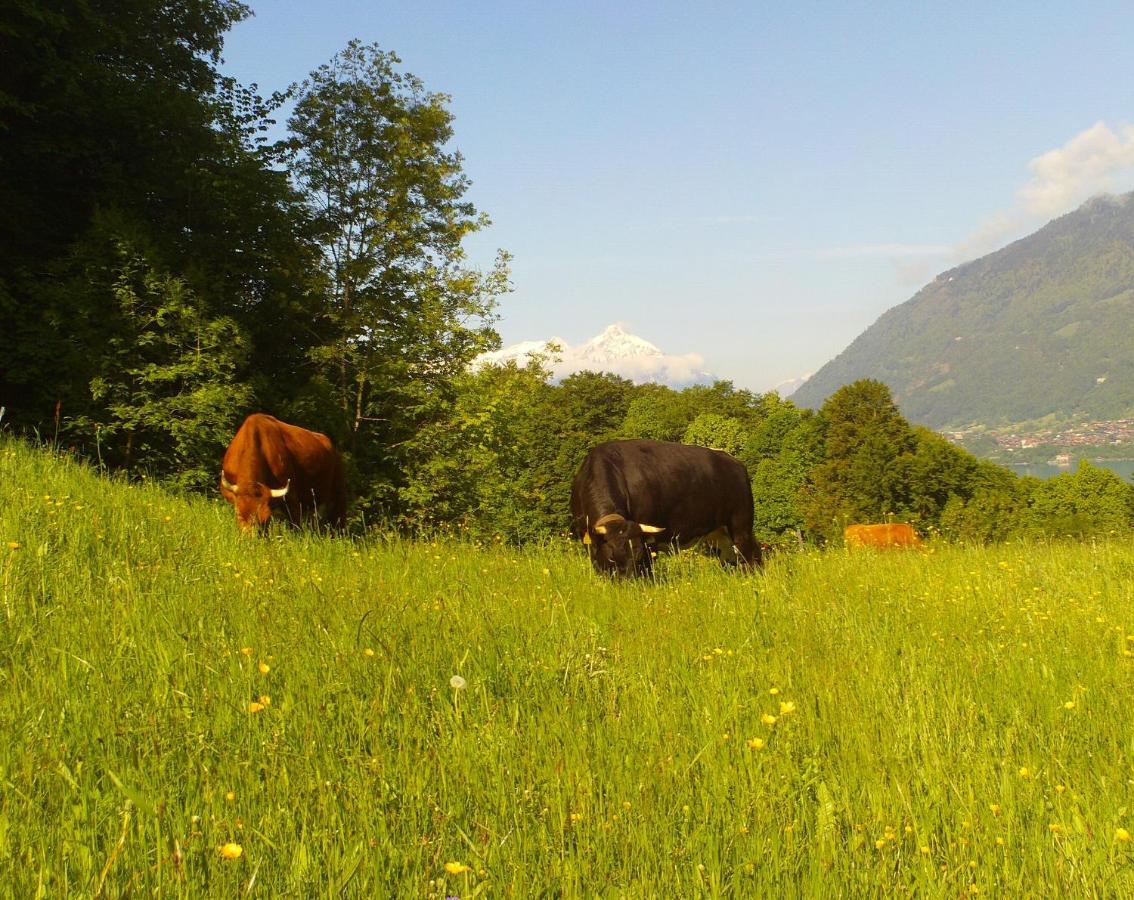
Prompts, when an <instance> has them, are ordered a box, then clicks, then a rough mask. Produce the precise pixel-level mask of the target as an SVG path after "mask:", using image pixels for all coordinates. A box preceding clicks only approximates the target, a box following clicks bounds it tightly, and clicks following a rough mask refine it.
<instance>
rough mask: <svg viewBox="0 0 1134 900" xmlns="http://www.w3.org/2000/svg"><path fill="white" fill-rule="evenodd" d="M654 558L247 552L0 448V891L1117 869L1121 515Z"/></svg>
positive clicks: (516, 892) (995, 875) (151, 505)
mask: <svg viewBox="0 0 1134 900" xmlns="http://www.w3.org/2000/svg"><path fill="white" fill-rule="evenodd" d="M665 563H666V564H665V566H663V567H661V568H662V577H660V578H659V580H658V581H656V582H652V583H648V582H647V583H636V584H612V583H610V582H607V581H605V580H601V579H597V578H595V577H594V576H593V574H592V573H591V572H590V567H589V566H588V565H587V563H586V562H585V559H584V557H583V555H582V553H581V552H580V548H579V547H577V546H574V547H570V548H567V547H563V546H560V545H558V544H551V545H544V546H540V547H531V548H527V549H523V550H519V549H514V548H508V547H502V546H492V547H483V546H478V545H474V544H473V543H472V542H467V541H460V540H449V541H445V542H441V541H435V542H427V541H400V540H396V539H389V538H383V537H374V538H366V539H359V540H346V539H327V538H320V537H317V536H313V535H310V534H307V533H299V534H292V533H282V532H280V533H276V534H273V535H272V536H271V537H270V538H266V539H252V538H245V537H242V536H240V535H238V534H237V530H236V527H235V525H234V523H233V521H232V514H231V510H230V509H229V508H228V507H226V506H225V505H224V504H222V503H218V502H208V501H205V500H202V499H199V498H197V499H190V500H184V499H181V498H177V497H174V496H171V495H168V494H166V493H164V492H162V491H160V490H158V489H157V488H155V487H153V486H147V487H133V486H130V485H128V484H125V483H121V482H115V481H107V480H106V479H103V478H99V477H97V476H95V475H94V473H93V472H91V471H90V470H89V469H86V468H83V467H80V466H77V465H76V464H74V463H73V462H71V461H69V460H67V459H61V458H59V457H56V456H52V455H49V454H47V453H44V452H41V451H37V450H33V449H31V448H29V447H27V446H26V445H23V444H19V443H15V442H12V441H10V440H8V439H6V438H4V437H2V436H0V601H2V605H3V614H2V615H0V625H2V627H0V654H2V655H3V659H4V667H3V672H4V676H5V680H4V691H3V692H0V771H2V772H3V778H4V784H5V788H6V789H5V793H4V803H3V809H2V811H0V883H3V884H7V885H8V886H9V887H8V891H10V892H11V894H12V895H13V896H22V897H31V896H50V897H65V896H76V895H85V896H91V895H94V896H124V895H126V894H129V895H131V896H135V895H139V894H146V895H159V896H165V895H179V896H180V895H184V896H193V897H206V896H208V897H234V896H237V895H241V896H245V895H250V894H252V893H253V887H255V888H256V889H257V891H256V892H257V893H259V894H261V895H263V896H324V895H331V894H334V895H336V896H338V895H346V896H359V897H377V896H382V897H389V896H407V895H420V896H424V897H437V898H440V897H444V896H450V895H459V896H462V897H465V896H468V897H476V896H497V895H501V896H515V897H531V896H545V895H556V896H569V897H576V896H607V895H611V896H613V895H619V896H627V897H652V896H657V895H659V893H660V894H663V895H665V896H675V897H676V896H680V897H688V896H698V895H701V894H709V895H713V896H717V895H721V896H782V895H785V894H787V895H795V894H798V895H800V896H827V895H842V896H874V895H877V894H879V893H880V892H881V893H884V894H887V895H889V894H895V893H896V894H901V895H914V894H916V895H918V896H932V897H937V896H960V895H961V894H962V893H967V894H976V893H982V894H985V895H987V896H1011V895H1015V894H1018V893H1019V887H1020V885H1022V884H1023V885H1028V886H1029V888H1030V889H1031V890H1032V891H1033V892H1034V893H1035V894H1036V895H1037V896H1081V895H1089V894H1091V893H1092V892H1096V891H1095V890H1094V889H1095V888H1097V886H1098V885H1100V884H1105V885H1107V886H1108V887H1109V888H1110V889H1111V890H1112V893H1113V895H1115V896H1130V895H1131V892H1132V891H1134V869H1132V868H1131V864H1130V860H1131V856H1130V852H1129V847H1130V846H1131V845H1130V844H1129V843H1128V842H1129V837H1130V834H1129V832H1130V830H1131V829H1134V819H1132V818H1131V813H1130V811H1129V810H1130V804H1129V797H1128V792H1127V791H1125V790H1123V789H1121V786H1122V785H1124V784H1125V782H1126V779H1127V777H1128V776H1129V769H1130V758H1129V753H1128V752H1127V751H1126V749H1125V744H1124V743H1123V741H1124V740H1125V737H1126V736H1127V735H1129V734H1130V733H1131V729H1132V728H1134V707H1132V706H1131V704H1130V703H1129V702H1128V697H1129V693H1130V687H1131V684H1132V679H1134V669H1132V668H1131V666H1132V665H1134V663H1132V657H1131V651H1130V650H1128V649H1126V648H1127V639H1124V636H1125V635H1129V634H1130V633H1131V623H1132V621H1134V610H1132V607H1131V602H1130V600H1131V598H1130V590H1129V580H1128V579H1124V578H1120V577H1113V575H1114V573H1116V572H1119V573H1121V572H1129V571H1131V570H1132V569H1134V544H1132V543H1131V541H1130V539H1129V538H1128V537H1124V538H1123V539H1121V540H1114V541H1105V540H1102V541H1096V542H1091V543H1089V544H1086V543H1084V544H1065V545H1060V544H1051V543H1043V544H1030V545H1023V544H1018V545H1016V544H1014V545H1002V546H999V547H994V548H968V549H965V548H960V547H952V546H949V545H944V544H942V545H938V546H936V547H935V548H934V550H933V552H931V553H895V554H889V555H879V556H878V557H877V558H874V559H872V560H871V564H870V565H868V566H863V565H862V559H861V557H855V556H851V555H848V554H845V553H841V552H828V553H801V554H795V555H792V556H781V557H773V558H772V559H771V561H770V562H769V566H768V569H767V571H766V573H765V574H763V575H759V576H753V577H744V576H739V575H735V574H730V573H727V572H724V571H722V570H721V569H720V568H719V567H717V566H716V565H714V564H712V563H711V562H709V561H708V560H707V559H704V558H702V557H697V556H693V555H686V556H684V557H682V558H681V559H678V560H672V559H671V560H666V561H665ZM455 676H459V678H455ZM1099 748H1104V749H1105V751H1106V752H1099ZM1116 785H1117V786H1119V787H1118V788H1117V789H1116ZM895 786H899V787H900V789H897V788H896V787H895ZM1037 810H1039V812H1038V813H1037ZM659 885H662V887H659ZM973 888H975V889H976V890H975V891H974V890H973Z"/></svg>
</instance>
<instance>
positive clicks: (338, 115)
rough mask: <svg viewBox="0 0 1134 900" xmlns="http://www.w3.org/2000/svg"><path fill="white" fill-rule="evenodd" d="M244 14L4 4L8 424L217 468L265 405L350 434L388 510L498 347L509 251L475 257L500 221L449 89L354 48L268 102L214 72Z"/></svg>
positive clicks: (137, 468) (202, 5) (93, 2)
mask: <svg viewBox="0 0 1134 900" xmlns="http://www.w3.org/2000/svg"><path fill="white" fill-rule="evenodd" d="M247 15H249V10H248V8H247V7H246V6H244V5H243V4H241V3H238V2H233V0H190V2H184V3H166V2H162V0H113V2H110V0H85V2H81V3H80V2H74V0H13V2H9V3H5V4H3V6H2V8H0V57H2V58H3V59H4V65H3V66H0V117H2V118H0V322H2V327H0V405H2V406H5V407H6V417H5V424H11V425H13V426H14V427H15V428H17V429H20V430H23V431H33V430H34V431H37V432H38V433H39V434H40V435H41V436H46V437H49V438H52V439H57V440H58V442H59V443H61V444H62V445H64V446H67V447H74V448H75V449H76V450H77V451H78V452H80V453H82V454H84V455H88V456H90V457H91V458H97V459H99V460H101V461H102V462H103V463H104V464H106V465H108V466H110V467H114V468H119V469H126V470H129V471H134V472H145V473H149V474H151V475H153V476H156V477H161V478H166V479H175V480H177V481H179V482H180V483H182V484H184V485H186V486H195V487H204V486H206V485H213V484H215V483H216V479H217V471H218V466H219V459H220V455H219V454H220V452H221V451H222V450H223V448H224V446H225V443H226V442H227V441H228V439H229V438H230V437H231V436H232V434H233V432H234V431H235V429H236V427H237V426H238V424H239V423H240V421H241V419H242V418H243V416H244V415H246V414H247V413H248V412H250V411H253V410H266V411H270V412H272V413H275V414H277V415H278V416H280V417H281V418H284V419H287V420H289V421H294V422H299V423H303V424H304V425H306V426H308V427H311V428H314V429H318V430H321V431H324V432H327V433H329V434H330V435H332V437H333V438H334V439H335V441H336V442H337V443H338V444H339V446H341V447H342V448H343V449H344V450H345V451H346V453H347V455H348V457H349V459H350V461H351V465H352V467H353V468H352V480H353V482H354V484H355V485H356V487H357V488H358V490H357V495H358V496H359V498H360V507H361V508H362V509H363V510H365V511H367V512H369V513H371V514H392V513H396V512H397V509H398V506H397V504H398V497H399V490H400V489H401V487H403V486H404V473H405V471H406V470H407V465H408V463H409V462H410V461H411V459H410V457H409V456H408V453H409V451H408V445H409V442H410V441H411V439H413V438H414V437H415V436H416V435H417V434H418V433H419V431H420V430H421V429H422V428H423V427H427V426H429V425H431V424H433V423H435V422H437V421H439V420H441V419H443V418H444V417H445V416H446V415H447V414H448V410H449V409H450V407H451V406H452V403H453V400H454V396H455V395H454V384H453V382H454V375H455V373H459V372H461V371H462V370H463V369H464V368H465V367H466V365H467V364H468V362H469V361H470V360H471V359H472V358H473V357H474V356H475V355H476V354H477V353H479V352H481V351H482V350H485V349H490V348H493V347H495V346H497V345H498V342H499V339H498V337H497V335H496V333H495V331H494V329H493V327H492V326H493V321H494V308H495V304H496V300H497V298H498V297H499V296H500V295H501V293H503V292H504V291H506V290H507V289H508V287H509V284H508V270H507V257H506V255H505V254H501V255H500V257H499V259H498V261H497V265H496V266H495V267H494V268H492V269H490V270H489V271H481V270H478V269H475V268H473V267H471V266H470V265H468V263H467V261H466V259H465V255H464V252H463V250H462V246H461V244H462V241H463V239H464V238H465V237H466V236H467V235H469V234H471V233H473V232H475V231H477V230H479V229H481V228H484V227H485V226H486V225H487V224H488V222H487V219H486V218H485V217H484V216H483V215H482V214H481V213H480V212H479V211H478V210H477V209H475V208H474V206H473V205H472V204H471V203H469V202H468V200H467V198H466V196H465V195H466V193H467V189H468V180H467V178H466V177H465V175H464V173H463V171H462V168H461V157H460V155H459V154H458V153H456V152H454V151H453V150H452V149H451V148H450V146H449V144H450V138H451V137H452V133H453V130H452V116H451V114H450V112H449V111H448V108H447V102H448V98H447V97H446V96H445V95H443V94H438V93H434V92H431V91H429V90H427V89H426V87H425V85H424V84H422V82H421V81H420V80H419V79H417V78H415V77H413V76H412V75H409V74H406V73H404V72H402V71H401V70H400V67H399V66H400V61H399V60H398V58H397V57H396V56H394V55H393V54H391V53H387V52H384V51H382V50H381V49H379V48H378V47H376V46H372V45H365V44H361V43H358V42H352V43H351V44H350V45H348V46H347V47H346V48H345V49H344V50H343V51H342V52H340V53H338V54H337V55H336V56H335V57H334V58H333V59H332V60H331V61H329V62H328V63H327V64H326V65H324V66H321V67H320V68H319V69H317V70H316V71H315V72H313V73H311V74H310V75H309V76H308V77H307V78H306V80H304V81H302V82H300V83H298V84H296V85H294V86H293V87H292V88H291V89H290V90H289V91H287V92H286V93H284V94H276V95H274V96H272V97H270V98H267V99H265V98H262V97H260V96H259V95H258V94H257V93H256V90H255V86H253V87H252V88H246V87H243V86H241V85H239V84H237V83H236V82H234V81H233V80H232V79H231V78H227V77H225V76H223V75H222V74H221V73H220V71H219V70H218V65H219V62H220V53H221V49H222V43H223V37H224V34H225V32H226V31H227V30H228V29H229V28H230V27H231V26H232V25H233V24H234V23H236V22H238V21H240V20H241V19H243V18H245V17H246V16H247ZM297 74H302V73H297ZM283 109H289V110H290V113H289V114H288V116H287V120H286V125H287V132H286V137H284V138H283V139H280V140H273V141H269V140H268V139H267V137H266V135H267V134H268V131H269V128H270V127H271V126H272V125H273V124H274V122H273V115H275V114H276V113H277V112H278V111H280V110H283Z"/></svg>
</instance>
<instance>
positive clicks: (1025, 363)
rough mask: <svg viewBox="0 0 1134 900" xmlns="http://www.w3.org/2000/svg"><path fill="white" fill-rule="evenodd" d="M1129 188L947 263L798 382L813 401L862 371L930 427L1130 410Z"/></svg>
mask: <svg viewBox="0 0 1134 900" xmlns="http://www.w3.org/2000/svg"><path fill="white" fill-rule="evenodd" d="M1132 198H1134V194H1127V195H1125V196H1122V197H1109V196H1108V197H1096V198H1094V199H1092V200H1090V201H1088V202H1087V203H1085V204H1084V205H1083V206H1081V207H1080V208H1079V209H1077V210H1076V211H1074V212H1072V213H1069V214H1068V215H1066V216H1062V217H1061V218H1058V219H1055V220H1054V221H1052V222H1049V223H1048V224H1047V225H1045V226H1044V227H1043V228H1041V229H1040V230H1039V231H1037V232H1035V233H1034V234H1032V235H1030V236H1028V237H1026V238H1023V239H1022V240H1019V241H1016V242H1015V243H1013V244H1011V245H1009V246H1007V247H1005V248H1003V249H1002V250H999V251H997V252H996V253H992V254H990V255H988V256H985V257H983V258H981V259H978V260H976V261H974V262H970V263H966V264H964V265H962V266H958V267H957V268H955V269H951V270H950V271H948V272H944V273H943V274H941V275H939V276H938V277H937V278H936V279H935V280H934V281H933V282H932V283H930V284H928V285H926V286H925V287H924V288H922V289H921V290H920V291H919V292H918V293H917V294H916V295H914V297H912V298H911V299H910V300H908V301H907V302H905V303H903V304H901V305H900V306H896V307H894V308H893V309H891V310H889V311H888V312H887V313H885V314H884V315H883V316H882V317H881V318H880V319H879V320H878V321H877V322H875V323H874V324H873V325H872V326H870V328H868V329H867V330H866V331H864V332H863V333H862V334H861V335H859V336H858V337H857V338H856V339H855V340H854V342H853V343H851V345H850V346H849V347H847V349H846V350H844V351H843V352H842V353H840V354H839V355H838V356H837V357H835V359H833V360H831V362H829V363H827V365H825V366H823V368H821V369H820V370H819V371H818V372H817V373H816V374H815V375H814V376H813V377H812V378H811V379H810V380H809V381H807V383H805V384H804V385H803V386H802V387H800V388H799V390H797V391H796V392H795V393H794V394H793V395H792V400H793V401H794V402H796V403H798V404H799V405H802V406H818V405H819V404H821V403H822V402H823V400H824V399H825V398H826V397H827V396H829V395H830V394H831V393H832V392H834V391H835V390H837V389H838V388H839V387H840V386H842V385H844V384H847V383H849V382H852V381H855V380H857V379H860V378H876V379H878V380H880V381H883V382H885V383H886V384H887V385H889V387H890V389H891V391H892V392H893V394H894V397H895V399H896V400H897V402H898V404H899V405H900V407H901V409H902V412H903V413H904V414H905V415H906V416H907V417H908V418H909V419H911V420H913V421H914V422H918V423H921V424H925V425H929V426H931V427H935V428H941V427H945V426H964V425H968V424H971V423H981V424H986V425H997V424H1006V423H1013V422H1026V421H1031V420H1035V419H1040V418H1043V417H1045V416H1049V415H1054V416H1055V417H1057V418H1059V419H1063V420H1078V421H1087V420H1096V419H1118V418H1123V417H1129V416H1131V415H1134V202H1131V200H1132Z"/></svg>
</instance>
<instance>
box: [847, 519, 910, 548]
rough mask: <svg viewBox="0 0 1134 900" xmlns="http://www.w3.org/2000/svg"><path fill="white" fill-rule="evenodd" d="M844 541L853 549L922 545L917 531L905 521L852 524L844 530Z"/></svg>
mask: <svg viewBox="0 0 1134 900" xmlns="http://www.w3.org/2000/svg"><path fill="white" fill-rule="evenodd" d="M843 542H844V543H845V544H846V545H847V547H850V548H853V549H857V548H860V547H876V548H881V549H890V548H893V547H920V546H921V538H919V537H918V536H917V532H916V531H914V530H913V527H912V526H910V525H906V524H905V523H904V522H902V523H898V524H892V525H851V526H850V527H848V528H847V530H846V531H844V532H843Z"/></svg>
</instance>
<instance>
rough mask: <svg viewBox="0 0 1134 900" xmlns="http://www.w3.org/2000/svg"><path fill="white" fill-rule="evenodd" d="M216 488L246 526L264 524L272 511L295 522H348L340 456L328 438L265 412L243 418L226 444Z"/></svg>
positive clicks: (331, 523) (335, 526)
mask: <svg viewBox="0 0 1134 900" xmlns="http://www.w3.org/2000/svg"><path fill="white" fill-rule="evenodd" d="M220 488H221V494H223V495H224V499H225V500H227V501H228V502H229V503H231V504H232V505H233V506H235V507H236V521H237V522H238V523H239V524H240V527H241V528H244V529H253V528H257V527H261V526H264V525H266V524H267V522H268V519H269V518H271V516H272V514H273V512H276V513H280V514H281V515H286V516H287V518H288V519H289V520H290V521H291V522H292V524H295V525H298V524H299V523H300V522H302V521H303V520H304V519H308V518H318V520H319V521H320V522H321V523H323V524H326V525H330V526H331V527H333V528H342V527H343V526H344V525H345V524H346V482H345V480H344V477H343V461H342V457H341V456H340V455H339V451H338V450H336V449H335V448H334V447H333V446H332V445H331V439H330V438H328V437H327V436H326V435H325V434H320V433H319V432H317V431H308V430H307V429H306V428H300V427H299V426H297V425H288V424H287V423H286V422H281V421H280V420H279V419H277V418H274V417H273V416H268V415H265V414H264V413H253V414H252V415H250V416H249V417H248V418H247V419H245V420H244V424H243V425H241V426H240V429H239V430H238V431H237V432H236V436H235V437H234V438H233V439H232V443H231V444H229V445H228V450H226V451H225V454H224V460H223V462H221V476H220ZM280 501H282V502H280Z"/></svg>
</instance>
